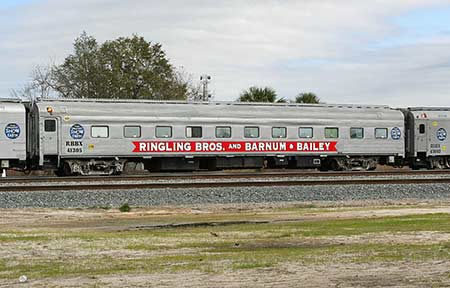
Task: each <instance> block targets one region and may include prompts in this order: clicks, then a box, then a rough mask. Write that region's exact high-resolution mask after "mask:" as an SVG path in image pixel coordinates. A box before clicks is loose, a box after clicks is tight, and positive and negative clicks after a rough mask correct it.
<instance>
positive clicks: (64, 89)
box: [12, 32, 320, 103]
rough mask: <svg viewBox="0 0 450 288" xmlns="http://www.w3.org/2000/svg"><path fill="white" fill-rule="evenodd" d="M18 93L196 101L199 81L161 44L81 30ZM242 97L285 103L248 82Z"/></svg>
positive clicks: (312, 98) (304, 98)
mask: <svg viewBox="0 0 450 288" xmlns="http://www.w3.org/2000/svg"><path fill="white" fill-rule="evenodd" d="M12 94H13V96H15V97H20V98H31V99H34V98H110V99H153V100H186V99H193V100H195V99H196V98H197V97H198V95H199V94H200V85H199V84H195V83H194V81H193V80H192V76H191V75H190V74H189V73H187V72H186V71H184V70H183V69H177V68H175V67H174V66H173V64H171V63H170V60H169V58H168V57H167V55H166V53H165V51H164V50H163V49H162V45H161V44H159V43H152V42H148V41H146V40H145V39H144V38H143V37H140V36H138V35H133V36H132V37H120V38H117V39H115V40H108V41H105V42H103V43H99V42H98V41H97V40H96V39H95V38H94V37H93V36H90V35H88V34H87V33H86V32H83V33H82V34H81V35H80V36H79V37H77V38H76V39H75V41H74V43H73V51H72V52H71V53H70V54H69V55H68V56H67V57H66V58H65V59H64V61H63V62H62V63H61V64H59V65H56V64H50V65H46V66H37V67H36V68H35V69H34V70H33V71H32V73H31V80H30V82H29V83H27V84H26V85H24V86H23V87H22V88H21V89H19V90H13V91H12ZM237 101H240V102H272V103H283V102H287V100H286V99H284V98H277V94H276V92H275V90H274V89H272V88H270V87H264V88H260V87H250V88H249V89H247V90H245V91H243V92H242V93H241V95H240V96H239V98H238V99H237ZM295 102H296V103H319V102H320V99H319V98H318V97H317V96H316V95H314V94H313V93H301V94H299V95H298V96H297V97H296V98H295Z"/></svg>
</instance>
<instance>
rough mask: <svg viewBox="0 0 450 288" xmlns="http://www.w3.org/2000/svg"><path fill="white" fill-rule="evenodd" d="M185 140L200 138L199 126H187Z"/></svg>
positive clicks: (200, 130) (200, 129) (200, 128)
mask: <svg viewBox="0 0 450 288" xmlns="http://www.w3.org/2000/svg"><path fill="white" fill-rule="evenodd" d="M186 137H187V138H202V127H200V126H188V127H186Z"/></svg>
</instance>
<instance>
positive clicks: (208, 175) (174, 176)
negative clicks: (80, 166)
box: [0, 170, 450, 184]
mask: <svg viewBox="0 0 450 288" xmlns="http://www.w3.org/2000/svg"><path fill="white" fill-rule="evenodd" d="M402 175H418V176H420V175H449V176H450V170H437V171H434V170H424V171H412V170H400V171H341V172H317V171H313V172H311V171H307V172H305V171H301V172H299V171H264V172H228V171H227V172H220V173H216V172H190V173H157V174H148V175H124V176H75V177H74V176H70V177H53V176H25V177H8V178H0V184H7V183H30V182H31V183H40V182H71V181H145V180H181V179H231V178H254V179H257V178H266V177H272V178H283V177H343V176H350V177H351V176H402Z"/></svg>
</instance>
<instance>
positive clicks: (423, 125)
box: [419, 124, 425, 134]
mask: <svg viewBox="0 0 450 288" xmlns="http://www.w3.org/2000/svg"><path fill="white" fill-rule="evenodd" d="M419 133H420V134H425V124H420V125H419Z"/></svg>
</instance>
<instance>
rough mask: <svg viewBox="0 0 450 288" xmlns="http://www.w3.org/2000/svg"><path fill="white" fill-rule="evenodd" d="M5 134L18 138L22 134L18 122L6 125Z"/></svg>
mask: <svg viewBox="0 0 450 288" xmlns="http://www.w3.org/2000/svg"><path fill="white" fill-rule="evenodd" d="M5 135H6V137H8V138H9V139H17V138H19V136H20V126H19V125H17V124H16V123H9V124H8V125H6V127H5Z"/></svg>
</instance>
